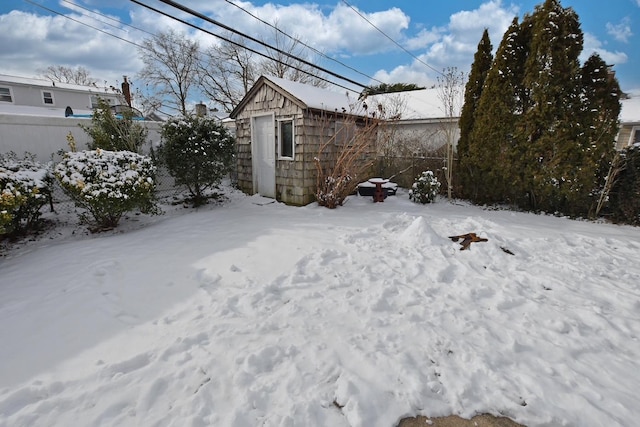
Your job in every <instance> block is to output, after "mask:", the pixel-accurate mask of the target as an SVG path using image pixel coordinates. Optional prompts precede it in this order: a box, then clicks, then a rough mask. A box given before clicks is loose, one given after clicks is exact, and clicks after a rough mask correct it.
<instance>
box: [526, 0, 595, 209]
mask: <svg viewBox="0 0 640 427" xmlns="http://www.w3.org/2000/svg"><path fill="white" fill-rule="evenodd" d="M532 19H533V21H532V38H531V47H530V52H529V56H528V59H527V62H526V65H525V74H524V81H523V83H524V87H525V88H526V90H528V92H529V97H530V101H531V105H530V108H528V109H527V110H526V111H525V112H524V115H523V130H524V136H525V137H526V139H527V141H528V144H527V150H526V156H525V158H524V159H523V160H524V162H525V168H524V172H525V174H524V178H525V184H526V185H527V186H528V187H529V188H528V191H529V203H528V206H526V207H528V208H530V209H534V210H538V209H542V210H550V211H557V210H558V209H559V208H561V207H563V206H566V205H567V200H566V193H567V190H566V189H565V188H563V187H566V186H567V177H566V176H564V174H563V172H564V168H565V165H566V162H568V161H570V160H571V159H569V158H567V156H568V154H569V153H571V152H572V149H571V147H570V145H572V144H575V141H576V138H577V137H578V134H579V130H578V126H576V125H575V123H576V117H575V114H576V112H577V111H579V110H580V96H579V89H580V84H579V83H580V62H579V60H578V56H579V55H580V52H581V51H582V41H583V34H582V31H581V29H580V23H579V21H578V17H577V15H576V13H575V12H574V11H573V9H571V8H567V9H565V8H563V7H562V6H561V5H560V2H559V1H558V0H546V1H545V2H544V3H543V4H542V5H541V6H536V8H535V12H534V14H533V17H532Z"/></svg>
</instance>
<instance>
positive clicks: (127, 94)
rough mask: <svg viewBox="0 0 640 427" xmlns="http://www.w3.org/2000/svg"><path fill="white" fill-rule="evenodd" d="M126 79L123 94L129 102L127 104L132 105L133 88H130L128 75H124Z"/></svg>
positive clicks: (123, 83)
mask: <svg viewBox="0 0 640 427" xmlns="http://www.w3.org/2000/svg"><path fill="white" fill-rule="evenodd" d="M122 77H123V78H124V81H123V82H122V95H124V100H125V101H126V102H127V105H128V106H129V107H131V90H130V89H129V82H128V81H127V76H122Z"/></svg>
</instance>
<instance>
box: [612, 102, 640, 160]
mask: <svg viewBox="0 0 640 427" xmlns="http://www.w3.org/2000/svg"><path fill="white" fill-rule="evenodd" d="M621 104H622V109H621V110H620V131H619V132H618V137H617V138H616V149H618V150H621V149H623V148H625V147H628V146H630V145H634V144H640V92H635V93H631V94H629V95H628V98H626V99H623V100H622V102H621Z"/></svg>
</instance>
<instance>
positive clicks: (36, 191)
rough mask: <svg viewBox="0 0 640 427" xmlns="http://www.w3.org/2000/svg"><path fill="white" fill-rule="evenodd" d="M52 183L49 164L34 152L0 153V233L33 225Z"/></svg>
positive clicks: (7, 233) (48, 197) (7, 232)
mask: <svg viewBox="0 0 640 427" xmlns="http://www.w3.org/2000/svg"><path fill="white" fill-rule="evenodd" d="M52 184H53V177H52V176H51V173H50V171H49V167H48V166H46V165H42V164H41V163H39V162H37V161H36V160H35V159H34V156H33V155H31V154H26V155H25V156H24V158H23V159H18V157H17V156H16V154H15V153H7V154H5V155H0V235H9V234H17V233H21V232H24V231H27V230H29V229H32V228H34V227H35V226H36V225H37V224H38V223H39V220H40V215H41V212H40V209H41V208H42V206H43V205H45V204H46V203H47V201H49V200H50V197H51V185H52Z"/></svg>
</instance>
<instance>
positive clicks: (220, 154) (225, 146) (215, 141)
mask: <svg viewBox="0 0 640 427" xmlns="http://www.w3.org/2000/svg"><path fill="white" fill-rule="evenodd" d="M234 153H235V140H234V138H233V136H231V134H230V133H229V131H228V130H227V128H225V127H224V126H223V125H222V124H221V123H220V122H219V121H217V120H216V119H213V118H209V117H198V116H188V117H182V118H176V119H172V120H169V121H168V122H167V123H166V124H165V125H164V126H163V128H162V145H161V146H160V147H159V148H158V150H157V151H156V155H157V159H158V161H159V162H160V164H162V165H165V166H166V167H167V170H168V171H169V174H170V175H171V176H172V177H174V178H175V180H176V183H177V184H178V185H184V186H186V187H187V189H188V190H189V193H190V194H191V197H192V201H193V204H194V205H196V206H198V205H201V204H203V203H206V201H207V196H206V194H205V193H206V191H207V190H208V189H210V188H212V187H214V186H216V185H218V184H219V183H220V181H221V180H222V178H224V176H225V175H227V174H228V173H229V172H230V171H231V167H232V165H233V162H234V159H235V155H234Z"/></svg>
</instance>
